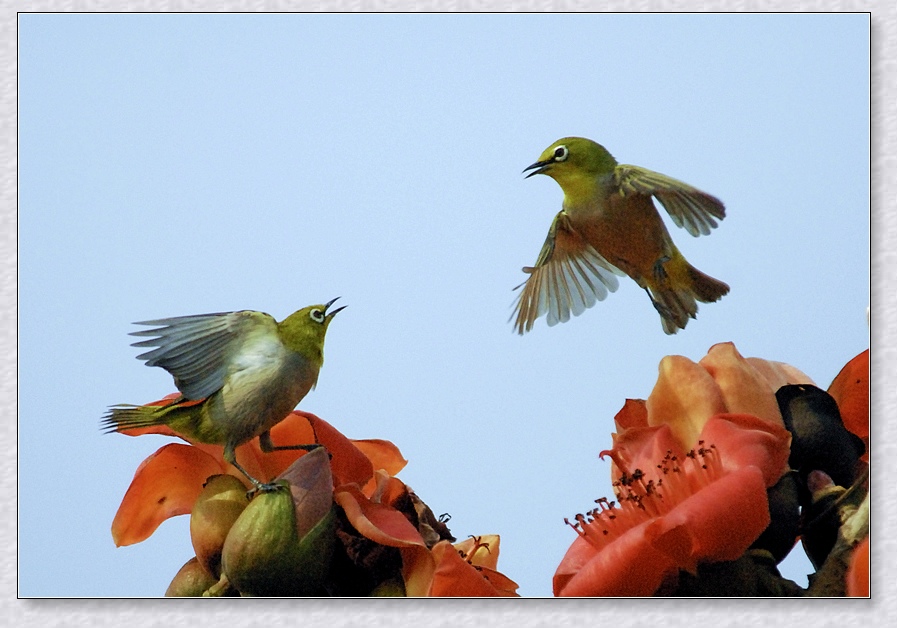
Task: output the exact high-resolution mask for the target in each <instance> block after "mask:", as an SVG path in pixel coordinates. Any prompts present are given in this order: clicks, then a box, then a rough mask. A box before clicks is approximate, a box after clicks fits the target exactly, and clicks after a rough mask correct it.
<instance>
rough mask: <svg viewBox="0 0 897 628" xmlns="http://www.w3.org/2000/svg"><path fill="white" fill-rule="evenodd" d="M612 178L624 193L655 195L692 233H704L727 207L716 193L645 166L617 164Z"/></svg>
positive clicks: (627, 194) (694, 234) (677, 220)
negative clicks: (709, 192)
mask: <svg viewBox="0 0 897 628" xmlns="http://www.w3.org/2000/svg"><path fill="white" fill-rule="evenodd" d="M614 178H615V180H616V184H617V186H618V187H619V190H620V193H621V194H623V196H629V195H632V194H644V195H647V196H654V197H655V198H656V199H657V200H659V201H660V203H661V205H663V206H664V208H665V209H666V210H667V213H669V215H670V218H672V219H673V223H674V224H675V225H676V226H677V227H682V228H684V229H685V230H686V231H688V232H689V233H690V234H691V235H693V236H699V235H707V234H709V233H710V231H711V229H715V228H716V226H717V225H718V224H719V223H718V222H717V220H722V219H723V218H725V217H726V208H725V206H724V205H723V203H722V201H720V200H719V199H718V198H716V197H715V196H711V195H710V194H707V193H706V192H702V191H701V190H699V189H697V188H695V187H692V186H690V185H688V184H687V183H683V182H682V181H678V180H677V179H673V178H672V177H668V176H666V175H663V174H660V173H659V172H654V171H653V170H648V169H647V168H640V167H638V166H630V165H625V164H620V165H619V166H617V167H616V169H615V170H614Z"/></svg>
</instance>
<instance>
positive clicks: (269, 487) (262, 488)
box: [246, 481, 289, 500]
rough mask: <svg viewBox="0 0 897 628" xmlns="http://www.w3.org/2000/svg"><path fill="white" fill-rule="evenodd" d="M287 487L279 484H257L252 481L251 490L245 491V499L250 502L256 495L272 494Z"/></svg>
mask: <svg viewBox="0 0 897 628" xmlns="http://www.w3.org/2000/svg"><path fill="white" fill-rule="evenodd" d="M288 488H289V487H288V486H287V485H286V484H283V483H281V482H258V481H253V488H251V489H249V490H248V491H246V499H249V500H251V499H252V498H253V497H255V494H256V493H273V492H274V491H283V490H286V489H288Z"/></svg>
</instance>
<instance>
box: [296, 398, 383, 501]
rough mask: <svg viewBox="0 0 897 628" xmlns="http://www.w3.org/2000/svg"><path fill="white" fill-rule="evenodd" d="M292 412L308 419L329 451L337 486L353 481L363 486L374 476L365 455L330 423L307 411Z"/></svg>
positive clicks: (317, 436)
mask: <svg viewBox="0 0 897 628" xmlns="http://www.w3.org/2000/svg"><path fill="white" fill-rule="evenodd" d="M293 414H294V415H299V416H301V417H305V419H306V420H308V422H309V424H310V425H311V427H312V429H313V430H314V432H315V436H316V438H317V442H319V443H321V444H322V445H324V447H326V448H327V451H328V452H330V455H331V459H330V468H331V469H332V471H333V478H334V482H335V484H336V485H337V486H339V485H340V484H349V483H353V482H354V483H356V484H358V485H359V486H364V485H365V484H366V483H367V482H368V481H369V480H370V479H371V478H372V477H374V467H373V465H372V464H371V461H370V460H369V459H368V458H367V456H365V455H364V453H363V452H362V451H361V450H360V449H359V448H358V447H356V446H355V445H354V444H353V443H352V441H351V440H349V439H348V438H346V437H345V436H343V434H342V433H341V432H339V431H338V430H337V429H336V428H335V427H333V426H332V425H330V423H328V422H327V421H325V420H324V419H321V418H319V417H317V416H315V415H314V414H310V413H308V412H299V411H298V410H297V411H295V412H293Z"/></svg>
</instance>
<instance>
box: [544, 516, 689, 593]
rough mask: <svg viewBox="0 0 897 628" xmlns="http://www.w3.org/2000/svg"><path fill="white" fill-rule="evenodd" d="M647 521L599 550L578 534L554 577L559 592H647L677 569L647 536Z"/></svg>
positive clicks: (654, 589) (554, 585)
mask: <svg viewBox="0 0 897 628" xmlns="http://www.w3.org/2000/svg"><path fill="white" fill-rule="evenodd" d="M646 527H647V524H642V525H639V526H636V527H634V528H631V529H630V530H628V531H627V532H626V533H625V534H624V535H623V536H621V537H620V538H619V539H617V540H616V541H614V542H613V543H611V544H610V545H608V546H607V547H605V548H604V549H603V550H602V551H600V552H598V551H596V550H595V548H594V547H593V546H592V545H591V544H590V543H589V542H588V541H586V540H585V539H584V538H582V537H577V538H576V540H575V541H573V544H572V545H571V546H570V549H568V550H567V553H566V554H565V555H564V558H563V559H562V560H561V564H560V565H559V566H558V569H557V572H556V573H555V575H554V579H553V581H552V587H553V590H554V594H555V595H556V596H563V597H568V596H573V597H579V596H647V595H652V594H653V593H654V592H655V591H657V589H658V588H659V587H660V585H661V583H662V582H663V579H664V577H665V576H666V575H667V574H670V573H673V572H675V571H676V569H677V566H676V564H675V563H674V562H673V561H672V560H671V559H670V556H669V555H668V554H666V553H664V552H662V551H660V550H658V549H657V548H656V547H654V545H652V543H651V542H650V539H648V538H646V536H645V529H646Z"/></svg>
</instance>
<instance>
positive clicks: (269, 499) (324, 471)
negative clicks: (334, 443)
mask: <svg viewBox="0 0 897 628" xmlns="http://www.w3.org/2000/svg"><path fill="white" fill-rule="evenodd" d="M284 476H287V477H289V478H290V481H287V480H283V479H281V480H278V481H276V482H275V485H276V486H277V488H275V489H274V490H265V491H261V492H259V493H257V494H256V495H255V497H254V498H253V499H252V501H251V502H250V503H249V505H248V506H247V507H246V509H245V510H244V511H243V513H242V514H241V515H240V517H239V518H238V519H237V521H236V522H235V523H234V525H233V527H231V529H230V532H229V533H228V535H227V539H225V542H224V548H223V551H222V567H223V572H224V573H225V574H226V576H227V578H228V580H229V581H230V583H231V584H232V585H233V586H234V587H236V589H237V590H238V591H239V592H240V594H241V595H249V596H297V595H319V594H321V593H322V592H323V589H322V587H323V583H324V580H325V578H326V577H327V574H328V571H329V569H330V560H331V557H332V555H333V548H334V543H335V541H336V508H335V506H333V484H332V482H333V480H332V476H331V475H330V461H329V457H328V455H327V452H326V451H325V450H324V449H323V448H319V449H317V450H314V451H312V452H310V453H308V454H306V455H305V456H303V457H302V458H300V459H299V460H298V461H297V462H296V463H294V464H293V466H292V467H291V468H290V469H288V470H287V472H285V473H284Z"/></svg>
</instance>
